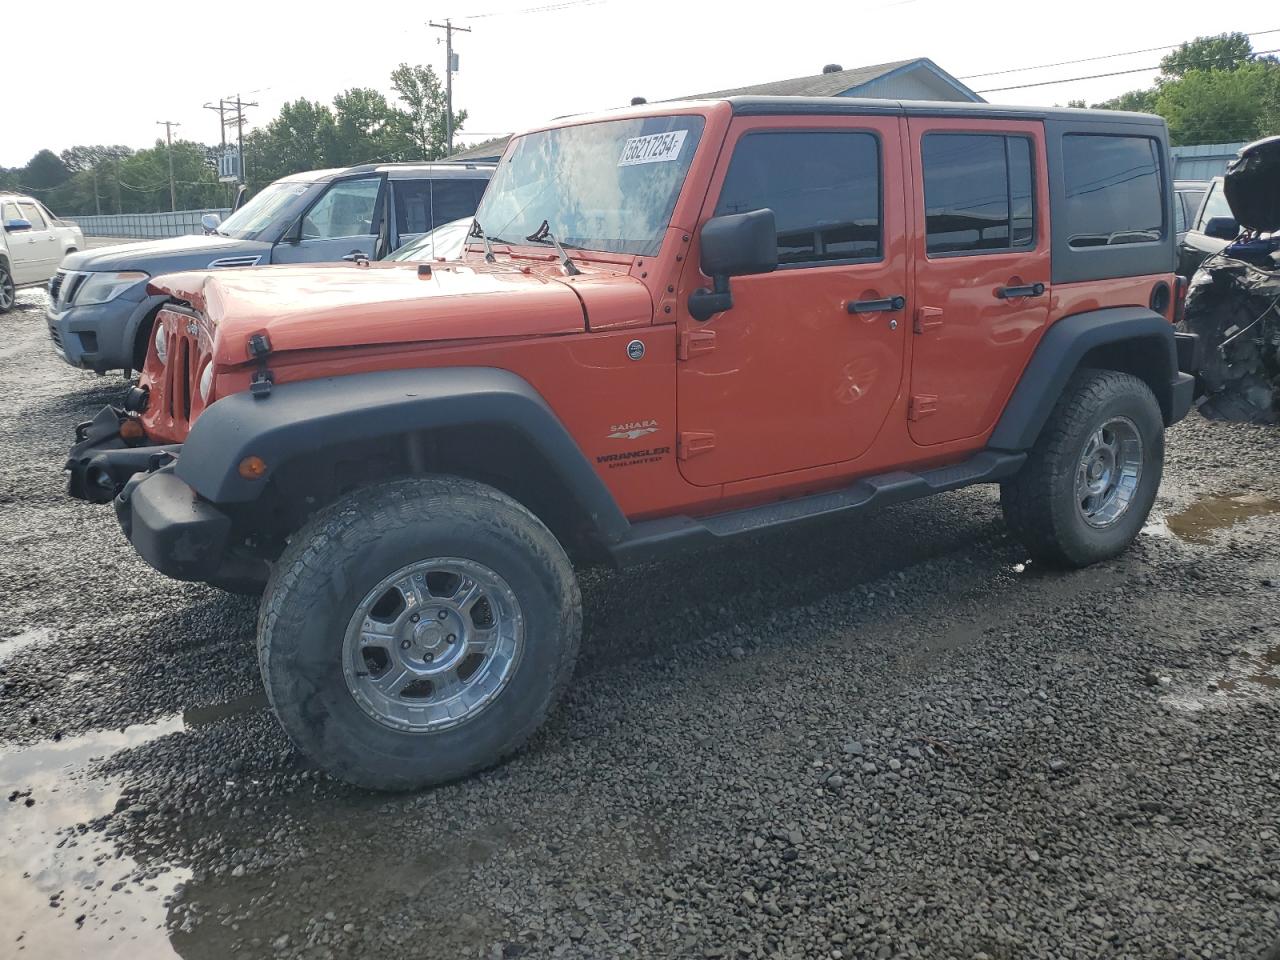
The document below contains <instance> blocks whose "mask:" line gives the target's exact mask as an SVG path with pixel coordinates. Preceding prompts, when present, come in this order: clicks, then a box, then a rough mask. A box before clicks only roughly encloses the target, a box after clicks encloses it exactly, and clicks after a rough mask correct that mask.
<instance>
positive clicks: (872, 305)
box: [846, 296, 907, 313]
mask: <svg viewBox="0 0 1280 960" xmlns="http://www.w3.org/2000/svg"><path fill="white" fill-rule="evenodd" d="M906 305H907V298H906V297H904V296H896V297H882V298H881V299H879V300H851V301H850V302H849V304H848V306H847V307H846V309H847V310H848V311H849V312H850V313H892V312H893V311H895V310H901V309H902V308H903V307H905V306H906Z"/></svg>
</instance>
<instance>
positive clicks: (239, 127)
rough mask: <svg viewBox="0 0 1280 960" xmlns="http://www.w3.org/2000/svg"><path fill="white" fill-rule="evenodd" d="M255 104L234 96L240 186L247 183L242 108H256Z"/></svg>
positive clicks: (237, 95) (238, 95)
mask: <svg viewBox="0 0 1280 960" xmlns="http://www.w3.org/2000/svg"><path fill="white" fill-rule="evenodd" d="M257 105H258V104H257V103H245V102H244V101H242V100H241V99H240V94H238V93H237V94H236V118H235V120H233V121H232V122H233V123H234V124H235V125H236V152H237V153H239V154H240V185H241V186H244V185H245V183H247V182H248V181H247V179H246V177H245V163H244V122H245V121H244V108H245V107H256V106H257Z"/></svg>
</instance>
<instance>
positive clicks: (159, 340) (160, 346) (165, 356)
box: [155, 323, 169, 367]
mask: <svg viewBox="0 0 1280 960" xmlns="http://www.w3.org/2000/svg"><path fill="white" fill-rule="evenodd" d="M155 345H156V359H157V360H159V361H160V366H162V367H163V366H164V365H165V364H166V363H168V362H169V339H168V338H167V337H166V336H165V335H164V324H163V323H157V324H156V336H155Z"/></svg>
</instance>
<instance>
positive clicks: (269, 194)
mask: <svg viewBox="0 0 1280 960" xmlns="http://www.w3.org/2000/svg"><path fill="white" fill-rule="evenodd" d="M312 186H313V184H312V183H310V182H308V181H306V180H277V181H276V182H275V183H272V184H268V185H267V186H265V187H263V188H262V189H261V190H259V191H258V193H257V195H256V196H255V197H254V198H253V199H252V200H250V201H249V202H248V203H246V204H245V205H244V206H243V207H241V208H240V209H239V210H237V211H236V212H235V213H233V214H232V215H231V216H229V217H227V219H225V220H223V221H222V223H220V224H218V235H219V236H223V237H234V238H235V239H237V240H256V239H257V238H258V235H259V234H260V233H262V232H263V231H264V230H266V229H267V228H268V227H270V226H272V225H273V224H275V223H276V222H277V220H278V218H279V216H280V214H281V213H282V212H283V210H284V209H285V207H288V206H289V205H290V204H292V203H293V201H294V200H296V199H298V197H300V196H302V195H303V194H304V193H306V192H307V191H308V190H309V189H310V188H311V187H312Z"/></svg>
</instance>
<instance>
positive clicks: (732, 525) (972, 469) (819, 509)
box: [610, 450, 1027, 567]
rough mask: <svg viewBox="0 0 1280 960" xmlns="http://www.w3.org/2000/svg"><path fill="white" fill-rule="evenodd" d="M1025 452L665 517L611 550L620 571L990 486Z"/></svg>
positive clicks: (984, 455) (639, 526)
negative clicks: (786, 497)
mask: <svg viewBox="0 0 1280 960" xmlns="http://www.w3.org/2000/svg"><path fill="white" fill-rule="evenodd" d="M1026 459H1027V455H1026V454H1025V453H1001V452H998V451H995V450H984V451H982V452H981V453H979V454H975V455H974V456H973V457H970V458H969V459H968V460H965V461H963V462H961V463H956V464H952V465H951V466H949V467H938V468H937V469H934V470H925V471H924V472H922V473H910V472H908V471H905V470H895V471H894V472H892V473H884V474H880V475H879V476H874V477H863V478H862V479H861V480H858V481H856V482H854V483H853V484H852V485H851V486H848V487H844V488H842V489H840V490H833V491H831V492H830V493H818V494H814V495H812V496H808V497H799V498H797V499H795V500H782V501H779V502H778V503H767V504H765V505H764V506H760V507H748V508H747V509H745V510H733V511H730V512H728V513H720V514H716V515H714V516H710V517H700V518H697V519H695V518H693V517H664V518H663V519H661V520H647V521H644V522H642V523H636V524H632V526H631V529H630V530H628V531H627V534H626V536H624V537H623V538H622V540H620V541H619V542H618V543H616V544H614V545H613V547H612V548H611V549H610V552H611V553H612V555H613V559H614V562H615V563H617V565H618V566H620V567H629V566H634V565H635V564H639V563H647V562H648V561H650V560H657V559H659V558H660V557H663V556H666V555H669V554H672V553H683V552H685V551H688V550H697V549H701V548H704V547H710V546H714V545H715V544H718V543H724V542H725V541H727V540H730V539H732V538H734V537H739V536H744V535H747V534H755V533H765V532H768V531H771V530H778V529H781V528H783V527H789V526H792V525H793V524H799V523H808V522H812V521H815V520H826V519H830V518H832V517H839V516H844V515H847V514H852V513H856V512H858V511H862V510H870V509H873V508H877V507H887V506H892V505H893V504H895V503H905V502H907V501H908V500H917V499H919V498H920V497H927V496H930V495H931V494H935V493H942V492H944V491H946V490H956V489H959V488H960V487H968V486H972V485H973V484H975V483H992V482H995V481H997V480H1003V479H1004V478H1006V477H1009V476H1012V475H1013V474H1015V473H1017V472H1018V469H1019V468H1020V467H1021V466H1022V464H1023V463H1024V462H1026Z"/></svg>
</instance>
